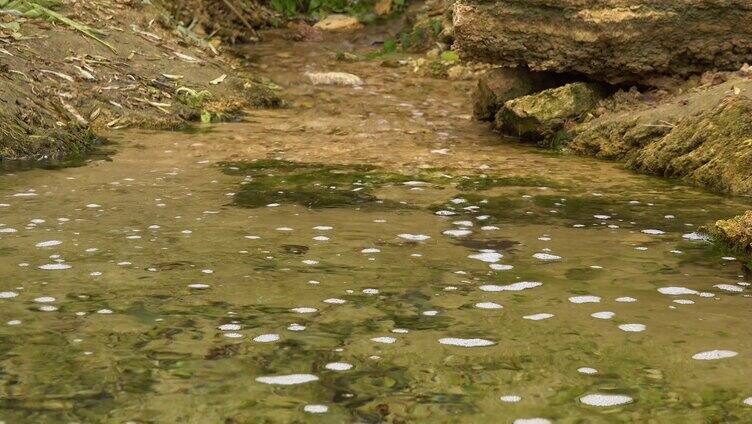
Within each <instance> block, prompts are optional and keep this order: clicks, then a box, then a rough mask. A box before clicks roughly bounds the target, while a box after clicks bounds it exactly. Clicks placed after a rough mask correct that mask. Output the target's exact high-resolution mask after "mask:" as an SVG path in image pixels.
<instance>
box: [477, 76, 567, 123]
mask: <svg viewBox="0 0 752 424" xmlns="http://www.w3.org/2000/svg"><path fill="white" fill-rule="evenodd" d="M563 83H564V81H562V78H561V77H560V76H558V75H557V74H552V73H549V72H535V71H530V70H528V69H525V68H495V69H491V70H489V71H488V72H486V73H485V74H483V75H482V76H481V77H480V78H479V79H478V85H477V87H476V89H475V92H474V93H473V115H474V116H475V118H476V119H478V120H481V121H493V120H494V117H495V116H496V112H498V111H499V109H501V107H502V106H503V105H504V103H506V102H507V101H509V100H512V99H514V98H516V97H522V96H527V95H529V94H533V93H537V92H538V91H543V90H546V89H548V88H553V87H557V86H559V85H561V84H563Z"/></svg>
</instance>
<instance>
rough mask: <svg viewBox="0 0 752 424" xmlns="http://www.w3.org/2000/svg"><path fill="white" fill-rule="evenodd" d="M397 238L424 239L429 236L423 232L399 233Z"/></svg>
mask: <svg viewBox="0 0 752 424" xmlns="http://www.w3.org/2000/svg"><path fill="white" fill-rule="evenodd" d="M399 238H401V239H405V240H408V241H426V240H428V239H430V238H431V236H427V235H424V234H400V235H399Z"/></svg>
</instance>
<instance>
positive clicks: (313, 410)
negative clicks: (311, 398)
mask: <svg viewBox="0 0 752 424" xmlns="http://www.w3.org/2000/svg"><path fill="white" fill-rule="evenodd" d="M303 411H305V412H308V413H309V414H324V413H326V412H327V411H329V407H328V406H326V405H306V406H304V407H303Z"/></svg>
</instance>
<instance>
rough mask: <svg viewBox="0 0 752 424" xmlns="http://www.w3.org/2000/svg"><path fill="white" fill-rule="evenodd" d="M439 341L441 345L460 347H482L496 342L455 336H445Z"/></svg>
mask: <svg viewBox="0 0 752 424" xmlns="http://www.w3.org/2000/svg"><path fill="white" fill-rule="evenodd" d="M439 343H441V344H443V345H449V346H460V347H484V346H492V345H494V344H496V343H494V342H492V341H491V340H486V339H460V338H456V337H445V338H443V339H439Z"/></svg>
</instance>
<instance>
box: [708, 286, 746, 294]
mask: <svg viewBox="0 0 752 424" xmlns="http://www.w3.org/2000/svg"><path fill="white" fill-rule="evenodd" d="M713 287H715V288H717V289H720V290H723V291H727V292H732V293H739V292H741V291H744V288H743V287H739V286H737V285H735V284H716V285H714V286H713Z"/></svg>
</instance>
